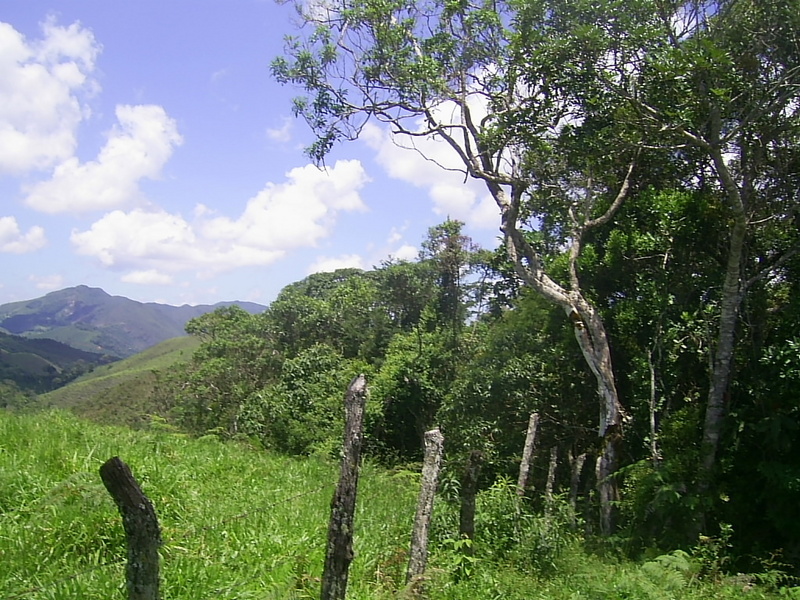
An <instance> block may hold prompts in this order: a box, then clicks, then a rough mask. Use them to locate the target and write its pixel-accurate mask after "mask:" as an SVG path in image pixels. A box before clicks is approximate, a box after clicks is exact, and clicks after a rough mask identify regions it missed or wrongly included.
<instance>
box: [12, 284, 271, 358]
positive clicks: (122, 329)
mask: <svg viewBox="0 0 800 600" xmlns="http://www.w3.org/2000/svg"><path fill="white" fill-rule="evenodd" d="M231 304H236V305H238V306H240V307H241V308H243V309H244V310H246V311H248V312H252V313H257V312H261V311H262V310H264V308H265V307H264V306H262V305H260V304H254V303H252V302H220V303H218V304H214V305H198V306H189V305H183V306H170V305H167V304H158V303H154V302H148V303H142V302H137V301H135V300H130V299H129V298H124V297H122V296H111V295H110V294H108V293H106V292H105V291H103V290H101V289H99V288H91V287H88V286H85V285H79V286H77V287H72V288H67V289H63V290H59V291H56V292H51V293H49V294H47V295H46V296H43V297H41V298H35V299H33V300H25V301H21V302H12V303H9V304H3V305H0V331H6V332H8V333H12V334H15V335H19V336H23V337H27V338H32V339H39V338H47V339H52V340H57V341H59V342H62V343H64V344H67V345H69V346H72V347H74V348H78V349H81V350H85V351H87V352H94V353H99V354H107V355H109V356H114V357H117V358H125V357H128V356H132V355H134V354H136V353H137V352H141V351H142V350H145V349H146V348H149V347H151V346H154V345H156V344H158V343H159V342H163V341H164V340H167V339H170V338H174V337H178V336H182V335H185V332H184V327H185V326H186V323H187V322H188V321H189V320H190V319H192V318H194V317H197V316H200V315H203V314H205V313H207V312H211V311H213V310H215V309H216V308H219V307H222V306H229V305H231Z"/></svg>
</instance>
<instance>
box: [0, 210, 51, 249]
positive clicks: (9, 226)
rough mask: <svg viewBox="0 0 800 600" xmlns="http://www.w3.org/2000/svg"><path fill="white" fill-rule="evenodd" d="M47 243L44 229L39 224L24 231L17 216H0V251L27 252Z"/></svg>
mask: <svg viewBox="0 0 800 600" xmlns="http://www.w3.org/2000/svg"><path fill="white" fill-rule="evenodd" d="M46 244H47V238H46V237H45V235H44V229H42V228H41V227H39V226H38V225H36V226H33V227H31V228H30V229H28V232H27V233H22V231H21V230H20V228H19V223H17V219H16V218H15V217H0V252H9V253H11V254H25V253H26V252H33V251H34V250H38V249H39V248H42V247H44V246H45V245H46Z"/></svg>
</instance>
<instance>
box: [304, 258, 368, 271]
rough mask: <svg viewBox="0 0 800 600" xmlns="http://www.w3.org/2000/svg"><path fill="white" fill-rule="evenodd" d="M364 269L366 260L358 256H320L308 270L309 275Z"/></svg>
mask: <svg viewBox="0 0 800 600" xmlns="http://www.w3.org/2000/svg"><path fill="white" fill-rule="evenodd" d="M348 268H354V269H364V268H365V266H364V258H363V257H361V256H359V255H358V254H343V255H342V256H320V257H318V258H317V260H315V261H314V262H313V263H312V264H311V266H310V267H309V268H308V274H309V275H311V274H312V273H331V272H333V271H336V270H337V269H348Z"/></svg>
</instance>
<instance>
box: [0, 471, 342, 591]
mask: <svg viewBox="0 0 800 600" xmlns="http://www.w3.org/2000/svg"><path fill="white" fill-rule="evenodd" d="M73 478H75V475H73V476H72V477H70V479H73ZM65 483H66V482H62V483H61V484H59V485H57V486H55V488H53V489H54V490H55V489H58V488H59V487H60V486H61V485H64V484H65ZM333 485H334V484H332V483H326V484H325V485H321V486H319V487H316V488H314V489H312V490H308V491H305V492H300V493H297V494H292V495H291V496H288V497H286V498H282V499H280V500H274V501H272V502H269V503H267V504H264V505H262V506H259V507H256V508H252V509H249V510H247V511H244V512H242V513H239V514H236V515H232V516H229V517H226V518H224V519H222V520H221V521H219V522H218V523H215V524H212V525H205V526H203V527H193V528H191V529H189V530H188V531H185V532H184V533H183V534H182V535H180V536H178V537H175V538H173V539H170V540H169V541H166V542H165V543H164V546H166V547H169V546H170V545H171V544H175V543H176V542H180V541H182V540H187V539H190V538H192V537H194V536H195V535H198V534H201V533H204V532H206V531H214V530H216V529H219V528H220V527H223V526H225V525H227V524H229V523H232V522H234V521H240V520H242V519H246V518H247V517H250V516H252V515H255V514H259V513H262V512H265V511H267V510H270V509H272V508H275V507H277V506H281V505H283V504H288V503H289V502H294V501H295V500H299V499H300V498H304V497H306V496H312V495H314V494H318V493H320V492H322V491H324V490H326V489H328V488H330V487H332V486H333ZM52 491H53V490H51V491H50V492H49V493H48V494H45V495H44V496H43V497H40V498H39V499H37V500H36V501H34V504H36V503H38V502H39V501H40V500H41V499H42V498H47V497H48V496H51V495H52ZM293 558H294V556H289V557H286V558H284V559H283V560H281V561H279V562H278V563H277V564H276V565H274V566H273V567H272V569H270V570H271V571H274V570H276V569H277V568H278V567H280V566H283V565H284V564H285V563H286V562H288V561H290V560H292V559H293ZM126 561H127V558H118V559H116V560H113V561H111V562H107V563H103V564H100V565H93V566H92V567H89V568H87V569H83V570H81V571H77V572H75V573H72V574H70V575H63V576H62V577H59V578H57V579H54V580H52V581H50V582H48V583H44V584H41V585H37V586H31V587H29V588H27V589H24V590H21V591H18V592H15V593H13V594H12V595H10V596H3V597H2V598H0V600H19V599H20V598H24V597H26V596H29V595H31V594H35V593H37V592H41V591H44V590H47V589H50V588H52V587H55V586H57V585H61V584H63V583H66V582H68V581H72V580H74V579H77V578H79V577H81V576H83V575H87V574H89V573H92V572H95V571H99V570H101V569H105V568H107V567H111V566H115V565H121V564H124V563H125V562H126ZM240 585H242V584H237V585H234V586H231V587H230V589H235V588H236V587H239V586H240ZM225 589H228V588H225Z"/></svg>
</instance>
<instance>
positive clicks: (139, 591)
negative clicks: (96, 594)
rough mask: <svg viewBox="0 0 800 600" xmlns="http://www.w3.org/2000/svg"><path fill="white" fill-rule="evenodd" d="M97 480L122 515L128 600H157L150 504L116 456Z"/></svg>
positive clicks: (157, 533)
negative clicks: (126, 561)
mask: <svg viewBox="0 0 800 600" xmlns="http://www.w3.org/2000/svg"><path fill="white" fill-rule="evenodd" d="M100 478H101V479H102V480H103V485H105V487H106V489H107V490H108V493H109V494H111V497H112V498H114V502H115V503H116V505H117V508H118V509H119V512H120V514H121V515H122V525H123V528H124V529H125V535H126V537H127V542H128V565H127V569H126V580H127V588H128V600H158V599H159V597H160V596H159V575H158V569H159V556H158V548H159V546H161V529H160V528H159V526H158V518H157V517H156V511H155V509H154V508H153V504H152V502H150V499H149V498H148V497H147V496H145V495H144V492H142V488H140V487H139V484H138V483H137V481H136V479H134V477H133V474H132V473H131V469H130V467H128V465H127V464H125V463H124V462H122V461H121V460H120V459H119V457H117V456H115V457H114V458H111V459H109V460H108V461H106V462H105V463H103V466H101V467H100Z"/></svg>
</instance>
